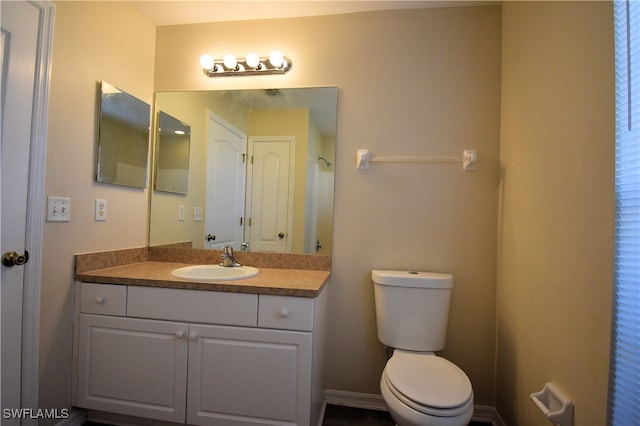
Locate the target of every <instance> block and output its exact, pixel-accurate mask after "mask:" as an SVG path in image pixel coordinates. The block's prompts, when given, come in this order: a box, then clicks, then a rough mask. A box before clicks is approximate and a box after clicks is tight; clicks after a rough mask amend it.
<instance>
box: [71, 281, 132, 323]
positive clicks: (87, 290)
mask: <svg viewBox="0 0 640 426" xmlns="http://www.w3.org/2000/svg"><path fill="white" fill-rule="evenodd" d="M80 312H82V313H85V314H101V315H117V316H121V317H123V316H125V315H126V314H127V286H126V285H113V284H91V283H80Z"/></svg>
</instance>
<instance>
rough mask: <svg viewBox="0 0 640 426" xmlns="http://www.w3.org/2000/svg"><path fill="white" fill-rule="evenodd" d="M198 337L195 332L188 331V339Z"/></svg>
mask: <svg viewBox="0 0 640 426" xmlns="http://www.w3.org/2000/svg"><path fill="white" fill-rule="evenodd" d="M197 339H198V335H197V334H196V333H195V332H193V331H192V332H191V333H189V340H197Z"/></svg>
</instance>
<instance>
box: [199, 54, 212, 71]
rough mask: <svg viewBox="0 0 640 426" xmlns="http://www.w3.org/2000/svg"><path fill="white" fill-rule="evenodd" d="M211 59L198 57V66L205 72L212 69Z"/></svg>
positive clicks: (204, 56) (205, 55) (205, 56)
mask: <svg viewBox="0 0 640 426" xmlns="http://www.w3.org/2000/svg"><path fill="white" fill-rule="evenodd" d="M213 65H214V64H213V58H212V57H211V55H207V54H204V55H202V56H200V66H201V67H202V68H204V69H205V70H210V69H213Z"/></svg>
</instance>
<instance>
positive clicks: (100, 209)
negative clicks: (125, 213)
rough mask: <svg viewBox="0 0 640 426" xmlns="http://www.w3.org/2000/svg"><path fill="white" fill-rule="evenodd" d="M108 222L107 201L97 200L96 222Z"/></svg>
mask: <svg viewBox="0 0 640 426" xmlns="http://www.w3.org/2000/svg"><path fill="white" fill-rule="evenodd" d="M106 220H107V200H100V199H97V200H96V222H104V221H106Z"/></svg>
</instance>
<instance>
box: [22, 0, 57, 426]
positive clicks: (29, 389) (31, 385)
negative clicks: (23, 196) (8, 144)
mask: <svg viewBox="0 0 640 426" xmlns="http://www.w3.org/2000/svg"><path fill="white" fill-rule="evenodd" d="M29 4H31V5H33V6H34V7H35V8H37V9H38V10H39V12H40V17H39V23H38V26H39V31H38V46H37V51H36V69H35V78H34V95H33V110H32V127H31V141H30V152H29V186H28V190H27V217H26V232H25V247H28V248H29V255H30V261H29V262H27V263H26V264H25V265H24V289H23V305H22V330H23V331H22V372H21V375H22V384H21V400H22V403H21V405H22V407H21V408H32V409H38V387H39V355H40V354H39V346H40V341H39V340H40V286H41V280H42V274H41V269H42V245H43V244H42V240H43V239H42V233H43V227H44V211H45V210H44V192H45V191H44V185H45V165H46V141H47V121H48V111H49V86H50V79H51V56H52V50H53V27H54V17H55V4H54V3H53V1H49V0H30V1H29ZM23 420H24V421H23V424H37V420H35V419H34V420H29V419H23Z"/></svg>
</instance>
